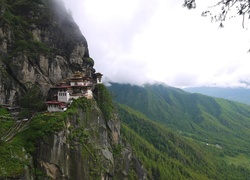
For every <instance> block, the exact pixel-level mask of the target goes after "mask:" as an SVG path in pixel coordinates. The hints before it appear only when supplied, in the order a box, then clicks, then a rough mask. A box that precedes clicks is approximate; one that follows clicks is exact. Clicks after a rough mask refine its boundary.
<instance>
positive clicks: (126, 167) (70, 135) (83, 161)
mask: <svg viewBox="0 0 250 180" xmlns="http://www.w3.org/2000/svg"><path fill="white" fill-rule="evenodd" d="M77 103H78V105H76V108H77V111H76V112H75V113H73V114H71V115H68V116H67V117H66V119H65V128H63V130H61V131H59V132H57V133H55V134H53V135H50V136H47V137H45V138H42V140H41V141H40V142H39V144H38V146H37V149H36V154H35V158H34V159H35V161H36V163H34V164H35V169H37V168H38V169H40V171H41V172H43V173H44V174H43V175H42V176H43V177H44V175H46V176H47V177H46V178H43V179H49V178H52V179H113V178H117V179H126V178H129V177H130V178H129V179H131V177H132V179H145V178H146V173H145V170H144V169H143V168H142V166H141V165H140V164H139V162H138V161H137V159H136V158H135V156H134V155H133V154H132V150H131V147H129V145H128V144H126V143H124V142H122V140H121V138H120V121H119V119H118V117H117V114H116V113H112V115H111V119H109V120H108V121H107V120H105V118H104V117H103V115H102V112H101V110H100V109H99V107H98V105H97V104H96V102H95V101H91V100H84V99H82V100H78V101H77ZM83 104H84V105H83ZM34 177H36V178H37V177H39V174H34Z"/></svg>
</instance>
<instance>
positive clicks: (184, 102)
mask: <svg viewBox="0 0 250 180" xmlns="http://www.w3.org/2000/svg"><path fill="white" fill-rule="evenodd" d="M109 90H110V91H111V93H112V94H113V96H114V97H115V100H116V101H117V102H118V103H120V104H123V105H126V106H128V107H130V108H132V109H133V110H136V111H138V112H140V113H142V114H144V116H145V117H146V118H147V119H150V120H151V121H155V122H157V123H159V124H160V125H161V126H162V128H168V129H171V130H172V131H173V132H174V133H175V134H176V135H178V136H180V137H185V138H188V139H189V140H193V141H195V142H198V143H199V144H200V145H205V146H206V147H207V148H212V149H217V150H216V152H218V153H217V154H216V156H218V157H220V158H221V159H222V160H224V161H225V162H227V163H228V164H231V163H233V164H235V165H242V166H244V167H247V168H248V169H250V161H247V160H244V159H250V158H249V157H250V153H249V148H250V141H249V137H250V130H249V129H250V106H248V105H245V104H241V103H236V102H232V101H229V100H224V99H218V98H212V97H209V96H205V95H200V94H191V93H187V92H185V91H183V90H180V89H177V88H173V87H168V86H165V85H161V84H158V85H145V86H144V87H139V86H131V85H128V84H125V85H124V84H112V86H110V87H109ZM123 121H124V122H125V124H126V125H127V126H128V122H127V121H126V118H125V119H123ZM129 127H130V126H129ZM130 128H131V127H130ZM134 131H135V132H136V133H139V130H138V129H134ZM149 135H150V133H149ZM139 136H141V134H139ZM154 138H155V139H158V138H159V137H158V136H157V135H155V137H154ZM149 143H151V142H149Z"/></svg>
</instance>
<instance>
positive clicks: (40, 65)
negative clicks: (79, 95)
mask: <svg viewBox="0 0 250 180" xmlns="http://www.w3.org/2000/svg"><path fill="white" fill-rule="evenodd" d="M0 3H1V6H0V8H1V14H0V17H1V18H0V103H1V104H3V103H4V104H11V105H18V103H19V99H20V97H22V95H23V94H24V93H25V92H27V91H28V90H29V89H30V86H31V84H32V85H36V86H38V87H39V88H41V90H42V92H43V94H44V95H45V94H46V93H47V90H48V88H49V87H50V86H51V85H52V84H56V83H58V82H59V81H60V80H62V79H64V78H66V77H70V75H71V74H72V72H74V71H76V70H80V71H84V72H86V73H89V74H91V73H92V72H93V71H94V69H93V65H94V62H93V60H92V59H91V58H90V57H89V53H88V46H87V41H86V39H85V38H84V36H83V35H82V34H81V32H80V30H79V28H78V26H77V25H76V23H75V22H74V21H73V18H72V17H71V16H70V15H69V14H68V13H67V11H66V9H65V7H64V6H63V2H62V1H60V0H52V1H49V0H20V1H13V0H2V1H1V2H0Z"/></svg>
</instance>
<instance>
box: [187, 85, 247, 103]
mask: <svg viewBox="0 0 250 180" xmlns="http://www.w3.org/2000/svg"><path fill="white" fill-rule="evenodd" d="M183 90H185V91H187V92H191V93H200V94H204V95H208V96H213V97H218V98H224V99H228V100H232V101H238V102H242V103H245V104H250V89H248V88H224V87H190V88H184V89H183Z"/></svg>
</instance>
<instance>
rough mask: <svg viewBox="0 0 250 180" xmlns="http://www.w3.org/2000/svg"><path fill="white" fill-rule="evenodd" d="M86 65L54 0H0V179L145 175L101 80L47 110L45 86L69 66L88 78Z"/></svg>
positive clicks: (81, 43) (73, 29)
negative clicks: (87, 93) (89, 94)
mask: <svg viewBox="0 0 250 180" xmlns="http://www.w3.org/2000/svg"><path fill="white" fill-rule="evenodd" d="M93 66H94V61H93V60H92V59H91V58H90V56H89V52H88V46H87V41H86V39H85V38H84V36H83V35H82V34H81V32H80V30H79V28H78V26H77V25H76V24H75V22H74V21H73V18H72V17H71V16H70V15H69V14H68V13H67V11H66V9H65V7H64V5H63V2H62V1H61V0H18V1H16V0H1V1H0V105H1V108H0V179H25V180H29V179H45V180H46V179H58V180H61V179H64V180H67V179H69V180H71V179H72V180H73V179H74V180H75V179H77V180H80V179H105V180H110V179H146V178H147V173H146V170H145V169H144V168H143V166H142V165H141V163H140V162H139V161H138V159H137V157H135V156H134V154H133V152H132V149H131V146H130V145H129V143H127V142H125V141H123V139H122V138H121V136H120V120H119V118H118V115H117V112H116V110H115V108H114V105H113V104H112V99H111V97H110V95H109V93H108V91H107V89H106V88H105V86H104V85H103V84H92V87H93V88H94V89H93V90H92V91H93V96H94V98H92V99H85V98H84V97H79V98H78V99H76V100H72V101H73V102H72V104H70V107H69V108H68V109H67V111H64V112H47V111H46V106H45V99H46V96H47V92H48V89H49V88H50V87H52V86H53V85H56V84H58V83H61V82H63V81H64V80H65V79H66V78H69V77H70V76H71V75H72V74H73V73H74V72H75V71H79V72H81V73H84V74H86V75H88V77H91V78H93V76H94V73H95V69H94V67H93ZM13 110H15V112H13Z"/></svg>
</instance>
